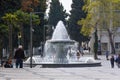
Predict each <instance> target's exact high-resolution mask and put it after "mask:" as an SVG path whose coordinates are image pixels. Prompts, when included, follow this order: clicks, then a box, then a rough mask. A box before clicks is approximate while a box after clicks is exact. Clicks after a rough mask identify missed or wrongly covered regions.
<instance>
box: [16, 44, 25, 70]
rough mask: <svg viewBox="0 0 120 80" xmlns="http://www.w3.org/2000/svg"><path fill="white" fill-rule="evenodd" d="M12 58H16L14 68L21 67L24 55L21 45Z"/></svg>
mask: <svg viewBox="0 0 120 80" xmlns="http://www.w3.org/2000/svg"><path fill="white" fill-rule="evenodd" d="M14 59H16V68H18V66H19V67H20V68H23V59H25V55H24V50H23V48H22V46H21V45H20V46H19V48H18V49H17V50H16V51H15V56H14Z"/></svg>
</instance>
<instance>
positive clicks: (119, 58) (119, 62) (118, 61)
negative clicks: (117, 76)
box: [115, 54, 120, 68]
mask: <svg viewBox="0 0 120 80" xmlns="http://www.w3.org/2000/svg"><path fill="white" fill-rule="evenodd" d="M115 62H116V64H117V66H118V68H120V54H118V57H117V58H116V60H115Z"/></svg>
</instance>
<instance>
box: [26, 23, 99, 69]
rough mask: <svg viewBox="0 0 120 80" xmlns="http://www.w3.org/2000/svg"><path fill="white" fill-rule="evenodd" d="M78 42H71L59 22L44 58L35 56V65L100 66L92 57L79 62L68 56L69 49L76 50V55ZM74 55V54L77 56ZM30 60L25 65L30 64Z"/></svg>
mask: <svg viewBox="0 0 120 80" xmlns="http://www.w3.org/2000/svg"><path fill="white" fill-rule="evenodd" d="M75 44H76V41H75V40H71V39H70V38H69V35H68V33H67V30H66V28H65V26H64V24H63V22H62V21H59V22H58V24H57V26H56V28H55V30H54V32H53V35H52V39H50V40H47V41H46V43H45V45H44V57H43V58H41V57H40V56H39V57H38V56H33V60H32V61H33V64H34V65H42V67H78V66H79V67H81V66H93V64H94V66H98V65H100V62H96V61H95V60H94V59H93V58H92V57H86V58H85V57H81V58H80V59H79V60H77V58H76V57H75V56H74V58H71V57H70V56H69V55H68V49H69V48H74V52H75V53H76V51H77V47H76V46H75ZM75 53H74V54H75ZM29 62H30V58H28V60H27V61H26V62H25V63H29Z"/></svg>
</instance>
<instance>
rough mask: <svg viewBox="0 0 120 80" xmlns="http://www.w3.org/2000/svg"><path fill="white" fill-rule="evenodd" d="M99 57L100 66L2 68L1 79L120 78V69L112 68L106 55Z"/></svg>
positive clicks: (107, 79)
mask: <svg viewBox="0 0 120 80" xmlns="http://www.w3.org/2000/svg"><path fill="white" fill-rule="evenodd" d="M99 58H101V62H102V66H100V67H73V68H39V66H36V67H35V68H29V67H24V68H23V69H16V68H0V80H120V69H119V68H117V66H116V65H115V68H111V67H110V62H109V61H107V60H106V59H105V57H104V56H99Z"/></svg>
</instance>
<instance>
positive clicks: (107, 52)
mask: <svg viewBox="0 0 120 80" xmlns="http://www.w3.org/2000/svg"><path fill="white" fill-rule="evenodd" d="M105 55H106V60H109V58H108V57H109V51H106V53H105Z"/></svg>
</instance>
